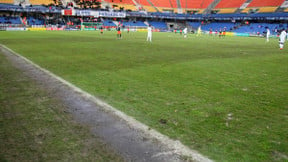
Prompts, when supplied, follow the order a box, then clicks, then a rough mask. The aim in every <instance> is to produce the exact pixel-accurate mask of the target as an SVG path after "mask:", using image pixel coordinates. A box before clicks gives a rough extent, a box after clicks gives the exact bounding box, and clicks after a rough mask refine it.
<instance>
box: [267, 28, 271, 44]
mask: <svg viewBox="0 0 288 162" xmlns="http://www.w3.org/2000/svg"><path fill="white" fill-rule="evenodd" d="M269 37H270V30H269V28H267V31H266V42H269Z"/></svg>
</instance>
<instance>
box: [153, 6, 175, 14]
mask: <svg viewBox="0 0 288 162" xmlns="http://www.w3.org/2000/svg"><path fill="white" fill-rule="evenodd" d="M157 8H158V10H159V11H160V12H163V11H164V12H165V11H173V13H177V8H167V7H157Z"/></svg>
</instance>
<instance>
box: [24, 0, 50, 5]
mask: <svg viewBox="0 0 288 162" xmlns="http://www.w3.org/2000/svg"><path fill="white" fill-rule="evenodd" d="M29 2H30V4H32V5H42V4H44V5H49V4H51V3H52V4H54V1H53V0H29Z"/></svg>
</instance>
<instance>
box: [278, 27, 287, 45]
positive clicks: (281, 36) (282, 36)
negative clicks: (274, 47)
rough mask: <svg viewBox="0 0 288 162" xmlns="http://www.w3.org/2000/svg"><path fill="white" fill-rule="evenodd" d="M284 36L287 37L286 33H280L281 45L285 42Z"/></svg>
mask: <svg viewBox="0 0 288 162" xmlns="http://www.w3.org/2000/svg"><path fill="white" fill-rule="evenodd" d="M286 35H287V33H286V31H285V30H283V31H282V32H281V34H280V36H279V39H280V42H282V43H284V42H285V39H286Z"/></svg>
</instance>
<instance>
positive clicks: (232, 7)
mask: <svg viewBox="0 0 288 162" xmlns="http://www.w3.org/2000/svg"><path fill="white" fill-rule="evenodd" d="M245 1H246V0H233V1H231V0H221V1H220V2H219V3H218V4H217V5H216V7H215V8H214V10H217V11H219V12H218V13H234V12H235V11H236V10H237V9H238V8H239V7H241V5H242V4H243V3H244V2H245Z"/></svg>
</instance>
